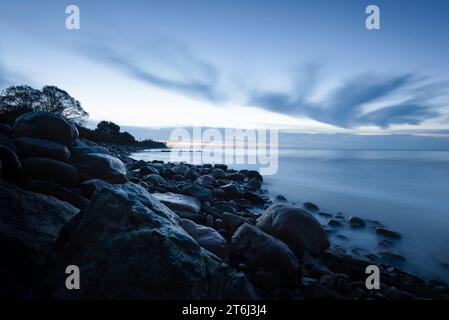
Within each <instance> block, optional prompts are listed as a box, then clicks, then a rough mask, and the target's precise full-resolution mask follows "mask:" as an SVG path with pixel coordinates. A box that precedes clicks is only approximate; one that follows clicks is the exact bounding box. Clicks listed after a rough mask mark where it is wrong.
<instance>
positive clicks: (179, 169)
mask: <svg viewBox="0 0 449 320" xmlns="http://www.w3.org/2000/svg"><path fill="white" fill-rule="evenodd" d="M172 170H173V171H174V172H175V173H176V174H179V175H181V176H185V175H186V173H187V171H189V167H188V166H186V165H185V164H177V165H176V166H174V167H173V169H172Z"/></svg>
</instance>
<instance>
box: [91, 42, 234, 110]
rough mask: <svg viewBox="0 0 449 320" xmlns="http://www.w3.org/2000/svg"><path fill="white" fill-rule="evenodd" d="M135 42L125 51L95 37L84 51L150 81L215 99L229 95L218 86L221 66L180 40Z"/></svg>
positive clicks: (141, 79) (209, 99) (142, 79)
mask: <svg viewBox="0 0 449 320" xmlns="http://www.w3.org/2000/svg"><path fill="white" fill-rule="evenodd" d="M133 46H135V45H133V44H126V45H125V44H122V46H121V48H123V47H127V48H128V49H131V50H133V51H130V50H127V51H125V50H121V49H119V48H117V47H114V46H111V45H110V44H109V43H106V42H101V41H92V42H90V43H89V44H88V45H87V46H83V47H82V51H83V53H84V54H86V55H87V56H88V57H89V58H91V59H93V60H95V61H98V62H101V63H105V64H108V65H109V66H110V67H112V68H115V69H118V70H120V71H122V72H125V73H126V74H127V75H128V76H131V77H133V78H135V79H137V80H139V81H143V82H145V83H147V84H149V85H152V86H156V87H159V88H162V89H166V90H170V91H175V92H178V93H181V94H185V95H189V96H194V97H196V98H201V99H205V100H208V101H212V102H219V101H222V100H223V99H225V96H224V94H222V93H220V92H219V90H218V85H217V83H218V76H219V74H218V71H217V69H216V68H215V67H214V66H213V65H212V64H209V63H207V62H205V61H202V60H200V59H198V58H197V57H196V56H194V55H193V54H192V52H191V51H190V50H189V49H188V48H187V47H186V46H184V45H183V44H181V43H180V42H177V41H174V40H163V41H155V42H151V43H149V44H147V45H145V46H135V47H133ZM136 53H137V54H136ZM161 66H162V69H164V68H165V69H167V68H169V69H171V70H170V71H171V73H173V75H172V76H171V77H168V76H164V75H162V73H164V71H162V72H158V71H155V70H156V69H158V68H159V69H160V68H161ZM152 68H153V70H152ZM169 73H170V72H169Z"/></svg>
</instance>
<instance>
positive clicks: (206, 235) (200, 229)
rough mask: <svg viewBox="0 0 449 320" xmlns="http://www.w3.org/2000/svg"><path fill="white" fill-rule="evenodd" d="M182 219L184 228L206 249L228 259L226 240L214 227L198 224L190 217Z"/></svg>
mask: <svg viewBox="0 0 449 320" xmlns="http://www.w3.org/2000/svg"><path fill="white" fill-rule="evenodd" d="M181 220H182V228H183V229H184V230H185V231H186V232H187V233H188V234H189V235H190V236H191V237H192V238H193V239H195V241H196V242H198V244H199V245H200V246H201V247H203V248H204V249H206V250H208V251H210V252H212V253H213V254H215V255H216V256H217V257H220V258H221V259H223V260H226V257H227V250H226V240H225V239H224V238H223V237H222V236H221V235H220V234H219V233H218V232H217V231H215V230H214V229H212V228H209V227H206V226H202V225H200V224H196V223H195V222H193V221H191V220H188V219H181Z"/></svg>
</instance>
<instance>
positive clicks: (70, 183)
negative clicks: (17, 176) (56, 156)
mask: <svg viewBox="0 0 449 320" xmlns="http://www.w3.org/2000/svg"><path fill="white" fill-rule="evenodd" d="M22 166H23V171H24V175H25V177H26V178H27V179H28V180H43V181H49V182H53V183H56V184H58V185H60V186H63V187H66V188H71V187H76V186H77V185H78V182H79V174H78V170H77V169H76V168H75V167H73V166H71V165H70V164H67V163H65V162H62V161H57V160H52V159H47V158H26V159H23V160H22Z"/></svg>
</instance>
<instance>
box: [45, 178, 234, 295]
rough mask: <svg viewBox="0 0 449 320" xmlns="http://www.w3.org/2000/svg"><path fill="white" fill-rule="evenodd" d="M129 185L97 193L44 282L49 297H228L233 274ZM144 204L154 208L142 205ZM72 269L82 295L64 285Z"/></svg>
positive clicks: (145, 194)
mask: <svg viewBox="0 0 449 320" xmlns="http://www.w3.org/2000/svg"><path fill="white" fill-rule="evenodd" d="M128 185H130V184H125V185H117V186H113V188H103V189H102V190H101V191H100V192H98V193H96V194H95V196H94V198H93V199H92V203H91V206H90V207H89V209H88V210H87V211H86V212H85V213H83V215H82V216H81V217H80V219H79V222H78V223H76V226H74V227H72V228H71V230H70V232H68V234H67V236H66V237H65V239H66V240H65V243H64V244H59V245H58V247H59V248H61V249H60V251H59V252H58V258H57V259H56V261H55V263H54V264H53V266H52V268H50V271H51V273H50V276H49V278H48V279H47V281H46V283H45V288H46V289H47V290H46V292H48V293H49V298H54V299H80V298H83V299H108V300H110V299H133V300H135V299H148V300H160V299H162V300H165V299H172V300H176V299H188V300H189V299H221V298H223V291H224V287H225V283H226V280H227V278H228V275H229V267H227V266H226V265H224V264H223V263H222V261H221V260H220V259H218V258H217V257H215V256H214V255H212V254H210V253H209V252H208V251H207V250H205V249H202V248H201V247H200V246H199V245H198V243H197V242H196V241H195V240H194V239H193V238H192V237H191V236H189V235H188V234H187V233H186V232H185V231H184V230H183V229H182V227H181V226H180V223H179V222H178V223H177V222H174V221H172V220H170V219H166V218H164V217H162V216H160V215H159V214H157V213H156V212H155V211H153V210H152V209H150V207H159V206H163V205H162V204H160V203H159V204H157V203H158V201H157V200H156V199H155V198H154V197H151V195H150V194H148V193H147V192H146V191H145V190H143V189H141V190H140V191H139V192H141V194H140V196H139V197H136V194H135V192H136V191H137V190H136V186H129V187H128ZM139 192H137V193H139ZM144 199H146V200H145V201H144V202H147V204H148V205H145V204H144V203H142V202H141V201H140V200H144ZM148 201H149V202H150V203H148ZM167 210H168V209H167ZM172 214H173V213H172ZM173 215H174V214H173ZM67 265H77V266H79V268H80V274H81V275H82V278H81V279H82V280H81V281H82V283H81V287H80V289H79V290H67V289H66V287H65V285H64V283H65V279H66V277H67V275H66V274H65V269H66V266H67Z"/></svg>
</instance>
